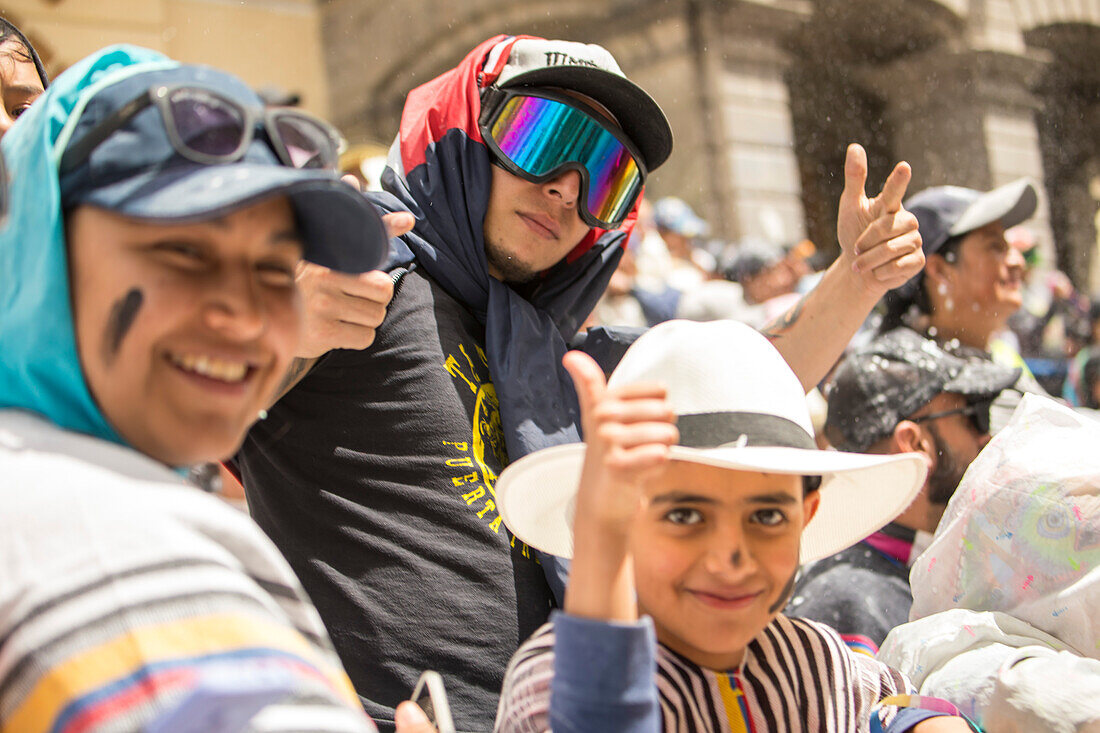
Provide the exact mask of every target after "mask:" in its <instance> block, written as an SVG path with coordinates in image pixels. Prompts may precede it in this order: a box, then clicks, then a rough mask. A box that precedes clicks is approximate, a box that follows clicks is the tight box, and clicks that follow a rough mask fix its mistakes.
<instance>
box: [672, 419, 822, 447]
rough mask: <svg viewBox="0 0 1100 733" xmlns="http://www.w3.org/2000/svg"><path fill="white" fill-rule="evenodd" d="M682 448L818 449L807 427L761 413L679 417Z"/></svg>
mask: <svg viewBox="0 0 1100 733" xmlns="http://www.w3.org/2000/svg"><path fill="white" fill-rule="evenodd" d="M676 427H677V428H679V429H680V443H679V445H682V446H685V447H688V448H718V447H720V446H724V445H729V444H731V443H739V442H740V441H742V440H744V443H742V445H745V446H751V447H780V448H801V449H803V450H816V449H817V444H816V443H814V439H813V437H812V436H811V435H810V434H809V433H807V432H806V430H805V428H803V427H802V426H800V425H799V424H798V423H796V422H793V421H792V420H788V419H787V418H785V417H779V416H778V415H768V414H765V413H761V412H699V413H693V414H690V415H680V416H679V417H678V418H677V420H676Z"/></svg>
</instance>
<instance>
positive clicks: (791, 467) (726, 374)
mask: <svg viewBox="0 0 1100 733" xmlns="http://www.w3.org/2000/svg"><path fill="white" fill-rule="evenodd" d="M565 365H566V368H567V369H568V370H569V371H570V373H571V375H572V377H573V379H574V382H575V383H576V385H577V391H578V393H579V394H580V398H581V408H582V415H583V427H584V434H585V436H586V439H587V446H585V445H581V444H574V445H568V446H558V447H555V448H550V449H547V450H544V451H539V452H536V453H533V454H530V455H529V456H526V457H524V458H522V459H520V460H519V461H516V462H515V463H513V464H512V465H511V466H510V467H509V468H508V469H506V470H505V471H504V473H503V474H502V475H501V477H500V480H499V482H498V484H497V495H498V499H499V502H500V509H501V514H502V516H503V517H504V521H505V523H506V524H507V525H508V526H509V528H510V529H511V530H512V531H513V532H514V533H515V535H516V537H517V538H518V539H521V540H523V541H525V542H527V543H528V544H530V545H532V546H534V547H538V548H540V549H543V550H545V551H547V552H551V553H553V554H555V555H562V556H572V557H573V569H572V575H571V578H570V584H569V588H568V591H567V595H566V602H565V610H564V613H559V614H557V615H555V617H554V618H553V620H552V622H551V623H550V624H547V625H546V626H544V627H543V628H542V629H540V630H539V631H538V632H537V633H536V634H535V635H533V636H532V637H531V639H529V640H528V641H527V642H526V643H525V644H524V645H523V646H522V647H521V648H520V649H519V651H518V652H517V653H516V655H515V657H513V660H512V664H511V665H510V667H509V670H508V673H507V676H506V679H505V685H504V691H503V694H502V697H501V702H500V707H499V709H498V715H497V730H501V731H514V730H540V731H541V730H548V729H553V730H570V731H576V730H602V731H608V730H622V731H634V730H637V731H642V730H655V729H658V728H662V729H664V730H670V731H671V730H724V731H725V730H729V731H742V730H744V731H756V732H757V733H762V732H763V731H857V730H860V731H862V730H868V727H869V726H870V729H871V730H887V731H891V732H894V733H896V732H898V731H909V730H913V731H919V732H920V733H927V732H929V731H937V730H942V731H965V730H968V729H969V728H968V726H967V724H966V722H965V721H964V720H962V719H959V718H952V717H942V716H943V715H944V714H945V713H946V714H949V715H950V714H953V713H954V712H955V710H954V708H953V707H952V706H950V705H949V704H947V703H944V702H943V701H940V700H933V699H929V698H923V699H922V698H915V697H913V696H909V695H908V693H909V692H910V691H911V690H912V686H911V685H910V684H909V681H908V680H907V679H906V678H905V677H904V676H903V675H901V674H900V673H898V672H896V671H894V670H892V669H890V668H889V667H886V666H885V665H883V664H880V663H878V662H876V661H874V660H872V659H870V658H868V657H865V656H862V655H857V654H854V653H852V652H849V651H848V650H847V648H846V647H845V646H844V644H843V642H842V641H841V640H840V638H839V637H838V636H837V634H836V633H835V632H834V631H832V630H831V629H829V628H828V627H826V626H823V625H821V624H818V623H815V622H812V621H807V620H802V619H788V618H786V617H785V616H783V615H781V614H780V613H779V610H780V609H781V608H782V607H783V605H784V604H785V603H786V601H787V598H788V596H789V595H790V590H791V587H792V586H793V582H794V575H795V572H796V571H797V569H798V564H799V561H800V559H801V560H802V561H805V560H812V559H815V558H818V557H822V556H824V555H827V554H830V553H832V552H835V551H836V550H839V549H840V548H842V547H845V546H847V545H848V544H851V543H853V542H855V541H857V540H858V539H859V538H861V537H862V536H864V535H865V534H866V533H867V532H868V531H873V529H875V528H878V527H880V526H882V525H883V524H885V523H886V522H888V521H889V520H890V519H891V518H892V517H893V516H895V515H896V514H897V513H899V512H900V511H901V510H902V509H903V508H904V507H905V506H906V505H907V504H908V502H909V501H911V500H912V498H913V497H914V495H915V494H916V492H917V490H918V489H919V487H920V486H921V483H922V482H923V480H924V476H925V473H926V471H927V468H926V465H925V463H924V461H923V460H922V459H921V458H919V457H917V456H915V455H898V456H868V455H859V454H852V453H839V452H826V451H819V450H817V449H816V446H815V444H814V440H813V429H812V427H811V425H810V419H809V415H808V411H807V409H806V404H805V399H804V396H803V390H802V388H801V385H800V384H799V382H798V379H797V378H796V377H795V376H794V374H793V373H792V372H791V370H790V368H789V367H788V366H787V365H786V363H785V362H784V361H783V359H782V357H781V356H780V355H779V353H778V352H777V351H776V350H775V349H774V347H772V346H771V344H770V343H768V341H767V340H766V339H765V338H764V337H763V336H761V335H760V334H758V333H756V332H755V331H753V330H752V329H751V328H749V327H747V326H744V325H743V324H738V323H734V322H728V321H727V322H722V321H716V322H712V323H702V324H693V323H687V322H683V321H672V322H669V323H666V324H662V325H661V326H658V327H656V328H654V329H652V330H651V331H650V332H649V333H647V334H646V335H644V336H643V337H641V338H640V339H639V340H638V341H637V342H636V343H635V345H634V346H632V347H631V349H630V350H629V351H628V352H627V354H626V356H625V357H624V358H623V360H622V362H621V363H620V365H619V367H618V368H617V369H616V370H615V372H614V374H612V376H611V380H610V382H609V383H608V384H606V385H605V383H604V380H603V374H602V372H601V371H600V370H599V368H598V367H597V366H596V365H595V364H594V362H592V361H591V360H589V359H588V358H587V357H585V356H584V355H581V354H577V353H571V354H569V355H567V356H566V358H565ZM570 527H572V531H571V530H570ZM654 632H656V633H655V634H654ZM551 690H552V693H551Z"/></svg>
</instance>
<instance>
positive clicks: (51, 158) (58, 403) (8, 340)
mask: <svg viewBox="0 0 1100 733" xmlns="http://www.w3.org/2000/svg"><path fill="white" fill-rule="evenodd" d="M178 65H179V64H178V63H176V62H175V61H172V60H170V59H168V58H167V57H166V56H163V55H162V54H159V53H156V52H155V51H148V50H146V49H142V48H136V47H133V46H111V47H108V48H105V49H103V50H102V51H99V52H98V53H95V54H93V55H91V56H89V57H87V58H85V59H84V60H82V61H80V62H78V63H76V64H74V65H73V66H72V67H70V68H69V69H68V70H67V71H65V73H63V74H61V75H60V76H59V77H57V79H55V80H54V83H53V84H51V85H50V87H49V88H48V89H47V90H46V91H45V93H44V94H42V96H40V97H39V98H38V99H37V100H36V101H35V103H34V104H33V105H31V107H30V109H28V110H27V111H26V112H24V113H23V115H22V116H20V118H19V120H18V121H17V122H16V124H15V125H13V126H12V128H11V130H9V131H8V133H7V134H6V135H4V138H3V141H2V142H0V146H2V148H3V153H4V160H5V162H6V163H7V167H8V176H9V186H10V191H11V206H10V213H9V215H8V222H7V226H6V227H5V228H4V229H3V231H2V232H0V409H9V408H15V409H23V410H29V411H31V412H34V413H37V414H39V415H41V416H43V417H45V418H46V419H48V420H49V421H51V422H52V423H54V424H55V425H57V426H59V427H61V428H65V429H67V430H74V431H77V432H80V433H85V434H88V435H93V436H95V437H98V438H102V439H104V440H109V441H112V442H114V443H120V444H123V445H125V441H124V440H123V439H122V438H121V437H120V436H119V435H118V433H117V432H116V431H115V429H114V428H113V427H112V426H111V425H110V423H108V422H107V419H106V418H105V417H104V416H103V412H102V411H101V410H100V409H99V406H98V405H96V402H95V399H94V398H93V397H92V394H91V392H90V391H89V389H88V385H87V382H86V381H85V379H84V373H83V371H82V370H81V367H80V358H79V356H78V354H77V348H76V335H75V333H74V330H73V313H72V300H71V298H70V288H69V268H68V255H67V248H66V244H65V222H64V212H62V211H61V191H60V187H59V185H58V173H57V167H58V162H59V160H60V158H61V154H62V153H63V152H64V150H65V147H66V145H67V144H68V142H69V135H70V134H71V130H72V124H75V122H76V120H77V119H78V118H79V116H80V113H81V111H82V110H83V108H84V106H85V105H86V104H87V102H88V100H89V99H90V98H91V97H93V96H94V95H95V94H96V92H97V91H98V90H99V89H100V88H102V87H103V86H106V85H107V84H113V83H115V82H117V81H119V80H120V79H122V78H124V77H126V76H129V75H132V74H137V73H142V72H145V71H152V70H155V69H161V68H173V67H176V66H178ZM70 120H71V123H72V124H70ZM103 266H104V267H110V263H108V262H104V263H103Z"/></svg>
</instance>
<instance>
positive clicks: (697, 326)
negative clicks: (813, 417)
mask: <svg viewBox="0 0 1100 733" xmlns="http://www.w3.org/2000/svg"><path fill="white" fill-rule="evenodd" d="M637 382H660V383H663V384H665V385H666V386H667V388H668V399H669V401H670V402H671V403H672V407H673V409H674V410H675V411H676V414H677V415H678V421H677V426H678V427H679V429H680V443H679V444H678V445H675V446H672V448H671V457H672V458H673V459H676V460H682V461H693V462H695V463H703V464H708V465H712V466H719V467H721V468H729V469H734V470H743V471H759V472H764V473H782V474H795V475H802V476H821V478H822V481H821V488H820V489H819V491H820V492H821V503H820V505H819V506H818V509H817V513H816V514H815V515H814V518H813V519H812V520H811V521H810V523H809V524H808V525H807V526H806V529H805V530H804V531H803V534H802V554H801V560H802V562H810V561H811V560H817V559H820V558H822V557H827V556H828V555H832V554H833V553H836V552H839V551H840V550H842V549H844V548H845V547H848V546H850V545H852V544H854V543H856V542H858V541H859V540H861V539H863V538H864V537H866V536H867V535H869V534H871V533H872V532H875V531H876V530H878V529H880V528H881V527H883V526H884V525H885V524H887V523H888V522H890V521H891V520H892V519H894V518H895V517H896V516H897V515H899V514H900V513H901V512H902V511H904V509H905V508H906V507H907V506H909V504H910V502H912V501H913V499H914V498H915V497H916V495H917V493H918V492H919V491H920V488H921V486H922V485H923V483H924V479H925V476H926V474H927V472H928V467H927V464H926V463H925V461H924V459H923V458H922V457H921V456H920V455H918V454H915V453H903V454H900V455H886V456H883V455H863V454H859V453H843V452H840V451H831V450H829V451H826V450H819V449H818V448H817V446H816V444H815V443H814V438H813V427H812V425H811V423H810V414H809V409H808V408H807V405H806V397H805V392H804V391H803V389H802V385H801V384H800V383H799V381H798V378H797V377H796V376H795V375H794V372H792V371H791V369H790V367H788V366H787V363H786V362H785V361H784V360H783V357H782V356H780V354H779V352H778V351H776V350H775V347H773V346H772V345H771V343H770V342H769V341H768V340H767V339H766V338H764V337H763V336H762V335H760V334H759V333H757V332H756V331H754V330H753V329H752V328H750V327H749V326H746V325H745V324H743V323H738V322H736V321H711V322H709V323H695V322H691V321H668V322H666V323H662V324H661V325H659V326H655V327H654V328H652V329H650V330H649V331H648V332H646V333H645V334H644V335H642V336H641V337H640V338H639V339H638V340H637V341H636V342H635V343H634V345H632V346H631V347H630V349H628V350H627V352H626V354H625V355H624V356H623V359H622V361H621V362H620V363H619V366H618V367H617V368H616V369H615V371H614V373H613V374H612V375H611V379H610V380H608V386H609V387H615V386H621V385H624V384H632V383H637ZM584 451H585V446H584V444H583V443H574V444H570V445H560V446H555V447H553V448H547V449H545V450H541V451H537V452H535V453H531V454H529V455H527V456H524V457H523V458H521V459H519V460H518V461H516V462H515V463H512V464H511V465H510V466H508V467H507V468H506V469H505V470H504V471H503V472H502V473H501V475H500V478H499V479H498V481H497V484H496V494H497V503H498V506H499V509H500V515H501V516H502V517H503V518H504V524H505V525H507V526H508V529H510V530H511V531H512V533H513V534H514V535H515V536H516V537H518V538H519V539H520V540H522V541H524V542H526V543H527V544H528V545H530V546H532V547H535V548H537V549H539V550H542V551H544V552H548V553H550V554H553V555H557V556H559V557H566V558H568V557H572V555H573V529H572V527H573V511H574V506H575V500H576V494H577V485H578V483H579V481H580V474H581V466H582V464H583V462H584Z"/></svg>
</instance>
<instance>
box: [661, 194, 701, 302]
mask: <svg viewBox="0 0 1100 733" xmlns="http://www.w3.org/2000/svg"><path fill="white" fill-rule="evenodd" d="M653 221H654V224H655V225H656V226H657V232H658V233H659V234H660V235H661V239H662V240H664V243H665V246H666V247H667V248H668V255H669V263H668V268H667V269H666V270H665V282H666V283H667V284H668V286H669V287H671V288H673V289H675V290H678V291H680V292H681V293H685V292H687V291H689V290H691V289H692V288H693V287H695V286H697V285H699V284H700V283H702V282H704V281H705V280H707V279H709V278H710V277H711V276H712V273H713V272H714V270H715V264H716V263H715V261H714V257H712V256H711V255H710V254H709V253H708V252H706V251H705V250H703V249H700V248H699V247H698V246H697V244H698V240H699V239H700V238H701V237H704V236H706V234H707V232H709V231H710V225H709V224H707V222H706V221H704V220H703V219H701V218H699V216H698V215H697V214H696V213H695V210H694V209H692V208H691V206H689V205H688V203H687V202H686V201H684V200H683V199H681V198H677V197H675V196H666V197H664V198H662V199H659V200H658V201H657V202H656V203H654V204H653Z"/></svg>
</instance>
